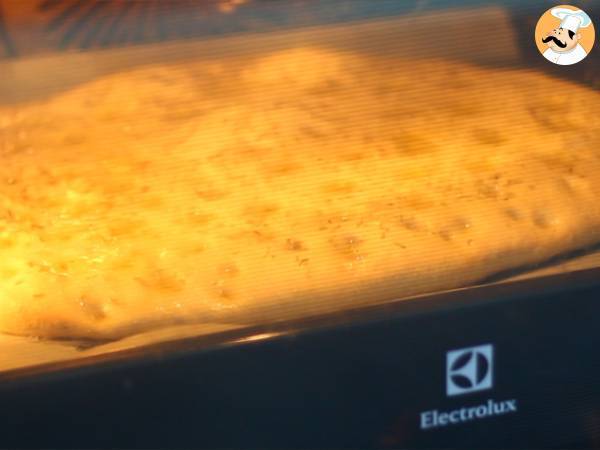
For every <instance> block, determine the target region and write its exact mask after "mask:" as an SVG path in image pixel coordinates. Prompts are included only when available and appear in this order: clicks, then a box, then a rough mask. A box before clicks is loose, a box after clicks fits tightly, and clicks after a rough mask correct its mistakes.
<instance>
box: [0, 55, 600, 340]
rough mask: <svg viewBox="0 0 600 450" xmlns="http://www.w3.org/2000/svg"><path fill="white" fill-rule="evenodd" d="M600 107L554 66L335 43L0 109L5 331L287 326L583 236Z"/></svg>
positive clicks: (591, 197)
mask: <svg viewBox="0 0 600 450" xmlns="http://www.w3.org/2000/svg"><path fill="white" fill-rule="evenodd" d="M565 91H568V92H569V95H568V96H566V95H563V94H562V92H565ZM599 110H600V94H599V93H598V92H597V91H594V90H592V89H589V88H585V87H582V86H579V85H576V84H573V83H570V82H568V81H564V80H557V79H553V78H551V77H549V76H547V75H544V74H543V73H536V72H531V71H524V70H515V69H512V70H510V69H498V68H493V69H487V68H483V67H478V66H473V65H468V64H466V63H464V64H463V63H459V62H448V61H444V60H423V61H411V62H410V63H408V62H406V61H404V60H402V59H401V58H400V57H398V59H394V58H382V57H375V56H366V55H362V54H353V53H344V52H338V51H334V50H325V49H321V48H317V47H312V48H296V49H290V50H284V51H279V52H275V53H271V54H268V55H264V56H260V57H240V58H235V59H234V58H231V59H222V60H218V61H217V60H214V61H212V62H201V61H199V62H187V63H185V64H184V63H181V64H178V63H173V64H171V65H162V66H145V67H141V68H137V69H133V70H130V71H128V72H122V73H117V74H112V75H107V76H103V77H102V78H98V79H96V80H93V81H90V82H87V83H85V84H82V85H80V86H78V87H76V88H74V89H71V90H69V91H65V92H62V93H59V94H57V95H55V96H53V97H52V98H49V99H45V100H40V101H38V102H33V103H28V104H21V105H12V106H0V162H1V164H0V255H1V256H2V258H1V260H0V331H2V332H5V333H11V334H19V335H31V336H40V337H44V338H84V339H85V338H87V339H113V338H119V337H123V336H126V335H129V334H133V333H136V332H139V331H144V330H148V329H152V328H155V327H162V326H166V325H172V324H181V323H187V322H200V323H201V322H207V323H209V322H211V323H215V322H223V323H260V322H265V321H274V320H282V319H291V318H296V317H302V316H306V315H312V314H320V313H326V312H332V311H336V310H341V309H344V308H350V307H358V306H362V305H367V304H373V303H377V302H384V301H389V300H394V299H398V298H403V297H407V296H411V295H416V294H421V293H426V292H433V291H438V290H442V289H451V288H457V287H462V286H467V285H470V284H473V283H475V282H477V281H479V280H481V279H483V278H485V277H487V276H489V275H492V274H495V273H497V272H500V271H504V270H507V269H513V268H516V267H521V266H526V265H531V264H535V263H539V262H543V261H545V260H547V259H548V258H550V257H552V256H554V255H557V254H560V253H564V252H567V251H569V250H574V249H579V248H584V247H586V246H588V245H592V244H594V243H597V242H600V116H599V115H598V114H597V112H598V111H599Z"/></svg>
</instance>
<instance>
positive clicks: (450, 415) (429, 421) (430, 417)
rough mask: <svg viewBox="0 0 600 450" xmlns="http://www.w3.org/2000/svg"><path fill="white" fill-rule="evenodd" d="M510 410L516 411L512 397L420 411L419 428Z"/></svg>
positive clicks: (423, 428) (424, 428)
mask: <svg viewBox="0 0 600 450" xmlns="http://www.w3.org/2000/svg"><path fill="white" fill-rule="evenodd" d="M511 412H517V401H516V400H514V399H513V400H504V401H501V402H496V401H494V400H488V401H487V402H486V403H483V404H481V405H476V406H471V407H464V408H459V409H455V410H452V411H446V412H440V411H438V410H437V409H434V410H432V411H425V412H422V413H421V429H422V430H427V429H428V428H435V427H444V426H447V425H454V424H459V423H463V422H470V421H472V420H477V419H485V418H487V417H493V416H500V415H502V414H508V413H511Z"/></svg>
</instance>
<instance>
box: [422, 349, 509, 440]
mask: <svg viewBox="0 0 600 450" xmlns="http://www.w3.org/2000/svg"><path fill="white" fill-rule="evenodd" d="M493 374H494V346H493V345H492V344H483V345H478V346H475V347H468V348H461V349H456V350H450V351H449V352H447V353H446V395H447V396H448V397H454V396H457V395H461V394H468V393H471V392H479V391H485V390H489V389H492V388H493V386H494V377H493ZM515 412H517V400H516V399H510V400H502V401H496V400H492V399H488V400H487V401H486V402H485V403H480V404H475V405H472V406H464V407H459V408H456V409H452V410H450V411H439V410H437V409H433V410H430V411H425V412H422V413H421V415H420V425H421V429H422V430H428V429H431V428H439V427H445V426H448V425H457V424H461V423H465V422H471V421H473V420H479V419H486V418H490V417H495V416H500V415H505V414H509V413H515Z"/></svg>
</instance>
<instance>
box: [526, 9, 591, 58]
mask: <svg viewBox="0 0 600 450" xmlns="http://www.w3.org/2000/svg"><path fill="white" fill-rule="evenodd" d="M594 38H595V31H594V24H593V23H592V19H591V18H590V16H588V15H587V14H586V13H585V11H583V10H581V9H579V8H577V7H575V6H569V5H560V6H556V7H554V8H550V9H549V10H548V11H546V12H545V13H544V14H543V15H542V17H540V20H539V21H538V23H537V26H536V28H535V43H536V45H537V48H538V50H539V51H540V53H541V54H542V55H543V56H544V58H546V59H547V60H548V61H550V62H552V63H554V64H559V65H561V66H569V65H571V64H576V63H578V62H579V61H581V60H583V59H584V58H585V57H586V56H587V55H588V53H589V52H590V51H591V50H592V47H593V46H594Z"/></svg>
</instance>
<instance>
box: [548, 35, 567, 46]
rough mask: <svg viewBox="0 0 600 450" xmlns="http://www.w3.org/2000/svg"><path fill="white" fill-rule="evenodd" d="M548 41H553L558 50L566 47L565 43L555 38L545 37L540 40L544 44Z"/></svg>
mask: <svg viewBox="0 0 600 450" xmlns="http://www.w3.org/2000/svg"><path fill="white" fill-rule="evenodd" d="M550 41H554V43H555V44H556V45H558V46H559V47H560V48H565V47H566V46H567V43H566V42H561V41H559V40H558V38H557V37H556V36H547V37H545V38H543V39H542V42H543V43H544V44H545V43H546V42H550Z"/></svg>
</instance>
